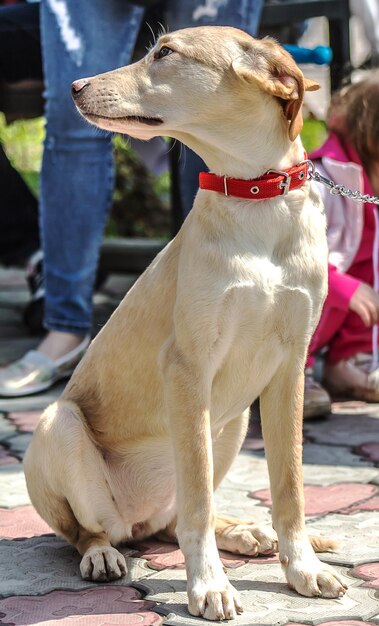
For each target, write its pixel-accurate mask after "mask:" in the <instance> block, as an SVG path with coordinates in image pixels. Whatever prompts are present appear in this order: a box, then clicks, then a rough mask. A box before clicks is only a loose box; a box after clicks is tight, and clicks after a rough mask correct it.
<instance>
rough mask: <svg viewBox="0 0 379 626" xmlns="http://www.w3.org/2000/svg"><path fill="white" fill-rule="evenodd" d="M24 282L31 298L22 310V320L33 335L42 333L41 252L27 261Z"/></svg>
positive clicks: (43, 288) (42, 287)
mask: <svg viewBox="0 0 379 626" xmlns="http://www.w3.org/2000/svg"><path fill="white" fill-rule="evenodd" d="M26 281H27V283H28V287H29V290H30V295H31V298H30V301H29V302H28V304H27V305H26V307H25V309H24V312H23V316H22V320H23V322H24V324H25V326H26V327H27V328H28V329H29V331H30V332H31V333H32V334H33V335H35V334H40V333H44V332H45V329H44V327H43V315H44V308H45V284H44V277H43V252H42V250H37V252H35V253H34V254H33V255H32V256H31V257H30V259H29V260H28V263H27V265H26Z"/></svg>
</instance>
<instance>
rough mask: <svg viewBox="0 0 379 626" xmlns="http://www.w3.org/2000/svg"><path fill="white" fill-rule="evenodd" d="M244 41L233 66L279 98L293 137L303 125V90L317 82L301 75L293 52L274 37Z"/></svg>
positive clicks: (292, 139)
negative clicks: (239, 54)
mask: <svg viewBox="0 0 379 626" xmlns="http://www.w3.org/2000/svg"><path fill="white" fill-rule="evenodd" d="M252 41H253V45H249V46H247V45H246V42H244V44H245V45H244V53H243V55H242V56H241V57H240V58H239V59H238V60H237V62H236V63H233V69H234V70H235V71H236V72H237V74H239V75H240V76H241V77H243V78H244V79H245V80H249V81H251V80H253V81H254V82H256V83H258V84H259V86H260V87H261V89H263V90H264V91H266V92H267V93H269V94H271V95H273V96H275V97H277V98H279V99H280V102H281V105H282V107H283V112H284V115H285V117H286V118H287V120H288V122H289V125H288V135H289V138H290V140H291V141H294V140H295V139H296V137H297V136H298V134H299V133H300V131H301V129H302V127H303V117H302V114H301V108H302V104H303V99H304V92H305V91H315V90H317V89H319V88H320V85H319V84H318V83H316V82H314V81H313V80H309V79H307V78H305V77H304V75H303V73H302V71H301V70H300V68H299V67H298V66H297V65H296V63H295V61H294V60H293V58H292V56H291V55H290V54H289V53H288V52H287V51H286V50H284V49H283V48H281V46H279V45H278V44H277V43H276V42H275V41H274V40H273V39H269V38H267V39H263V40H260V41H258V40H252Z"/></svg>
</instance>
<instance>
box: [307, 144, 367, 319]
mask: <svg viewBox="0 0 379 626" xmlns="http://www.w3.org/2000/svg"><path fill="white" fill-rule="evenodd" d="M310 158H311V159H312V161H314V163H315V166H316V169H317V171H318V172H320V174H322V175H323V176H326V177H327V178H329V179H331V180H333V181H334V182H335V183H338V184H342V185H345V186H346V187H348V188H349V189H352V190H353V191H355V190H359V191H360V192H362V193H368V194H370V195H372V189H371V185H370V181H369V179H368V177H367V174H366V172H365V171H364V169H363V166H362V164H361V162H360V160H359V157H358V155H357V154H356V153H355V151H354V150H353V148H352V147H351V146H345V145H343V144H342V142H341V141H340V139H339V137H338V136H337V135H335V134H333V133H332V134H330V135H329V137H328V139H327V140H326V142H325V143H324V144H323V145H322V146H321V148H319V149H318V150H316V151H315V152H313V153H312V154H311V155H310ZM314 184H317V185H318V188H319V190H320V192H321V195H322V198H323V201H324V204H325V210H326V216H327V223H328V230H327V237H328V246H329V294H328V298H327V302H326V304H327V305H329V306H331V307H336V308H338V309H343V310H347V309H348V307H349V302H350V299H351V297H352V295H353V293H354V292H355V291H356V289H357V288H358V286H359V285H360V281H359V280H357V279H356V278H353V277H352V276H349V274H348V272H349V268H350V267H351V265H352V264H353V262H354V259H355V257H356V254H357V252H358V250H359V247H360V244H361V241H362V236H363V231H364V208H363V207H364V205H363V204H362V203H360V202H354V201H353V200H349V199H348V198H346V197H343V196H338V195H334V194H331V193H330V192H329V190H328V189H327V187H325V186H324V185H321V184H320V183H314ZM373 207H374V205H373ZM373 210H375V209H374V208H373ZM376 214H377V213H376V210H375V215H376ZM376 227H377V234H378V222H377V220H376ZM376 240H377V236H376V237H375V241H376ZM373 244H374V242H373ZM373 257H375V254H373ZM375 271H376V273H377V272H378V268H377V267H376V270H375Z"/></svg>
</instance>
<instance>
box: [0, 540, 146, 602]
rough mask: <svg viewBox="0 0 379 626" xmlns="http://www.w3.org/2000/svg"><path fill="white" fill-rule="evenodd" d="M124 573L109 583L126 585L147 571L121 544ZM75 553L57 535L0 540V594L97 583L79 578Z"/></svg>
mask: <svg viewBox="0 0 379 626" xmlns="http://www.w3.org/2000/svg"><path fill="white" fill-rule="evenodd" d="M120 551H121V552H122V553H123V554H124V556H125V557H126V563H127V567H128V574H127V576H125V578H123V579H121V580H120V581H115V582H112V585H126V584H128V583H131V582H133V581H136V580H138V579H139V578H142V577H146V576H149V575H151V573H152V572H153V570H151V569H149V568H148V567H147V565H146V562H145V561H142V560H141V559H138V558H134V559H132V558H131V557H130V555H131V554H132V553H133V550H132V549H131V548H128V547H126V546H125V547H122V548H121V549H120ZM80 558H81V557H80V555H79V553H78V552H77V551H76V550H75V549H74V548H73V547H72V546H70V545H69V544H68V543H67V541H65V540H64V539H60V538H58V537H51V536H47V535H46V536H43V537H31V538H30V539H24V540H20V541H13V540H11V539H3V540H2V541H0V563H1V567H2V570H3V571H6V572H7V576H6V578H4V577H1V578H0V596H4V597H5V596H15V595H29V596H34V595H42V594H45V593H50V592H51V591H54V590H60V589H68V590H71V591H75V590H80V589H89V588H91V587H92V588H93V587H97V586H98V584H97V583H93V582H90V581H86V580H82V578H81V576H80V571H79V563H80Z"/></svg>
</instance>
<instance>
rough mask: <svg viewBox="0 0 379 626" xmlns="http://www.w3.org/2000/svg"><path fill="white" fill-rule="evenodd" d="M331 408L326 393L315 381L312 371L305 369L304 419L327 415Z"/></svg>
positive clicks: (308, 368) (309, 368)
mask: <svg viewBox="0 0 379 626" xmlns="http://www.w3.org/2000/svg"><path fill="white" fill-rule="evenodd" d="M331 408H332V404H331V400H330V396H329V394H328V392H327V391H326V390H325V389H324V388H323V387H322V386H321V385H320V384H319V383H318V382H316V381H315V379H314V376H313V369H312V368H311V367H307V369H306V370H305V381H304V419H309V418H312V417H322V416H323V415H328V413H330V411H331Z"/></svg>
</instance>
